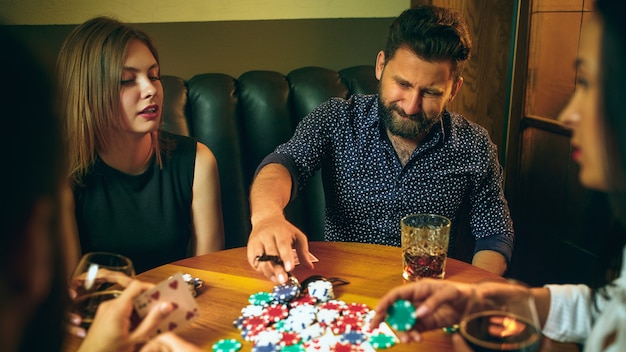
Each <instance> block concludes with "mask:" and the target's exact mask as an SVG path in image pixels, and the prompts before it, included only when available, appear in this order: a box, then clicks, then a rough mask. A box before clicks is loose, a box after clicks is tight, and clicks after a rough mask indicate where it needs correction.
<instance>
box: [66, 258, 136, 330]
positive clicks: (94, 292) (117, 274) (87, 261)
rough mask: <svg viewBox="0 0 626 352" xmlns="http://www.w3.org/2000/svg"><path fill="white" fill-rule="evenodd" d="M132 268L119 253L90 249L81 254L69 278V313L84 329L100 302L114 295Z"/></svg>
mask: <svg viewBox="0 0 626 352" xmlns="http://www.w3.org/2000/svg"><path fill="white" fill-rule="evenodd" d="M134 276H135V269H134V267H133V263H132V261H131V260H130V259H128V258H127V257H125V256H123V255H119V254H115V253H107V252H92V253H87V254H85V255H83V257H82V258H81V259H80V261H79V262H78V265H77V266H76V269H74V272H73V273H72V277H71V279H70V292H71V294H72V296H73V301H72V304H71V307H70V314H71V315H74V316H75V317H74V318H75V319H76V317H78V319H77V320H79V321H80V324H79V325H80V327H82V328H84V329H85V330H87V329H88V328H89V326H90V325H91V322H92V321H93V318H94V316H95V315H96V311H97V310H98V306H99V305H100V303H101V302H104V301H106V300H109V299H112V298H115V297H118V296H119V295H120V294H121V293H122V290H124V288H125V287H126V285H127V284H128V282H129V281H130V279H132V278H133V277H134Z"/></svg>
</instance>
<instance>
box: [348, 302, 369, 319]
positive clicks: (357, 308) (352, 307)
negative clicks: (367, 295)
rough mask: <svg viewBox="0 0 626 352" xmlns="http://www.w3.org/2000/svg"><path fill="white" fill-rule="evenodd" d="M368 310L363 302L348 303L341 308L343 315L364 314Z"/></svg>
mask: <svg viewBox="0 0 626 352" xmlns="http://www.w3.org/2000/svg"><path fill="white" fill-rule="evenodd" d="M369 311H370V308H369V307H368V306H367V305H366V304H363V303H350V304H348V306H347V307H345V308H344V309H343V315H356V316H359V317H360V316H364V315H366V314H367V313H368V312H369Z"/></svg>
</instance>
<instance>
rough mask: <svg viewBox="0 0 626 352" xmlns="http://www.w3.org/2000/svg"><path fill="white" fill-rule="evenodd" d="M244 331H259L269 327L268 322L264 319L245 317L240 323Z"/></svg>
mask: <svg viewBox="0 0 626 352" xmlns="http://www.w3.org/2000/svg"><path fill="white" fill-rule="evenodd" d="M241 324H242V326H243V329H244V330H259V329H263V328H265V327H267V326H268V325H269V320H267V318H265V317H261V316H258V317H257V316H255V317H247V318H245V319H244V320H243V321H242V322H241Z"/></svg>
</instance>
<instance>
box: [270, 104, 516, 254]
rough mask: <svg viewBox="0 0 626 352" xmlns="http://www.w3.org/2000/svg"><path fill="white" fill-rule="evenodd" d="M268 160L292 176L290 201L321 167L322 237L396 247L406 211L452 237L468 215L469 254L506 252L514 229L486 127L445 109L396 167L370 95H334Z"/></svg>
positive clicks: (305, 120)
mask: <svg viewBox="0 0 626 352" xmlns="http://www.w3.org/2000/svg"><path fill="white" fill-rule="evenodd" d="M275 162H278V163H281V164H283V165H285V166H286V167H287V168H288V169H289V171H290V173H291V176H292V180H293V181H294V182H293V185H294V192H293V194H292V197H295V195H296V194H297V192H298V191H300V190H301V189H302V188H303V187H304V185H305V184H306V182H307V180H308V178H309V177H310V176H311V175H313V173H314V172H315V171H317V170H319V169H320V168H322V178H323V182H324V189H325V202H326V223H325V227H324V235H325V239H326V240H327V241H348V242H367V243H376V244H383V245H391V246H400V225H399V224H400V219H401V218H402V217H403V216H405V215H407V214H411V213H436V214H441V215H444V216H446V217H448V218H449V219H450V220H451V221H452V224H453V225H452V229H451V236H454V234H456V227H457V224H456V222H457V219H459V218H460V215H461V214H462V212H468V214H467V215H465V216H464V218H466V219H467V218H469V227H470V229H471V234H466V235H473V236H474V238H475V239H476V247H475V249H474V251H479V250H484V249H490V250H494V251H497V252H499V253H501V254H503V255H504V256H505V257H506V258H507V260H510V258H511V253H512V250H513V239H514V233H513V225H512V221H511V218H510V214H509V209H508V205H507V202H506V200H505V198H504V192H503V190H502V167H501V166H500V164H499V163H498V159H497V152H496V147H495V145H494V144H493V143H492V142H491V140H490V139H489V135H488V133H487V131H486V130H485V129H484V128H482V127H481V126H479V125H477V124H475V123H473V122H470V121H468V120H467V119H465V118H464V117H463V116H461V115H458V114H455V113H449V112H444V114H443V118H442V120H441V123H440V124H437V125H435V126H434V127H433V128H432V129H431V131H430V132H429V134H428V135H427V136H426V138H425V139H424V140H423V142H422V143H421V144H420V145H419V146H418V147H417V148H416V150H415V151H413V154H412V155H411V157H410V159H409V161H408V162H407V164H406V165H405V166H402V164H401V163H400V160H399V158H398V156H397V154H396V153H395V151H394V149H393V146H392V145H391V142H390V141H389V139H388V137H387V135H386V133H385V132H384V130H383V128H382V124H381V123H380V122H379V116H378V98H377V95H355V96H352V97H351V98H350V99H347V100H346V99H339V98H333V99H331V100H329V101H327V102H325V103H323V104H321V105H320V106H319V107H317V108H316V109H315V110H314V111H312V112H311V113H310V114H309V115H307V116H306V117H305V118H304V119H303V120H302V121H301V122H300V123H299V125H298V127H297V128H296V131H295V133H294V135H293V136H292V138H291V139H290V140H289V141H288V142H286V143H284V144H282V145H280V146H278V147H277V148H276V150H275V151H274V153H272V154H270V155H268V156H267V157H266V158H265V159H264V160H263V162H261V164H260V165H259V168H261V167H263V166H264V165H266V164H269V163H275ZM453 243H454V239H453V238H452V237H451V239H450V244H451V246H452V245H453ZM451 249H452V248H451Z"/></svg>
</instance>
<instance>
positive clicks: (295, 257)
mask: <svg viewBox="0 0 626 352" xmlns="http://www.w3.org/2000/svg"><path fill="white" fill-rule="evenodd" d="M309 259H310V260H311V262H313V263H316V262H319V261H320V260H319V259H317V257H316V256H314V255H313V253H309ZM293 260H294V264H295V265H298V264H300V258H298V253H297V252H296V249H295V248H294V249H293Z"/></svg>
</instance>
